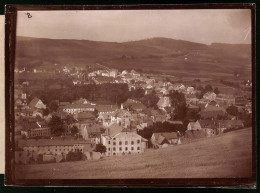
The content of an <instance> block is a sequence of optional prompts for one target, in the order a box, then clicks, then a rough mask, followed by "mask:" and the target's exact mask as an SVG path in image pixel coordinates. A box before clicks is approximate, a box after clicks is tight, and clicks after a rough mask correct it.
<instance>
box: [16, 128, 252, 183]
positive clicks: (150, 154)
mask: <svg viewBox="0 0 260 193" xmlns="http://www.w3.org/2000/svg"><path fill="white" fill-rule="evenodd" d="M15 173H16V174H15V175H16V177H17V178H27V179H46V178H47V179H55V178H56V179H88V178H92V179H93V178H109V179H111V178H233V177H251V175H252V129H251V128H247V129H242V130H238V131H233V132H230V133H226V134H224V135H222V136H216V137H211V138H204V139H200V140H196V141H194V142H192V143H188V144H182V145H178V146H173V147H168V148H165V149H159V150H147V151H146V152H145V153H143V154H138V155H127V156H121V157H106V158H104V159H102V160H98V161H78V162H64V163H52V164H40V165H16V170H15Z"/></svg>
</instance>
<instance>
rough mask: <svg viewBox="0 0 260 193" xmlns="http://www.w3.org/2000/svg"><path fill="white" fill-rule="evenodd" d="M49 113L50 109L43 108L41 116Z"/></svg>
mask: <svg viewBox="0 0 260 193" xmlns="http://www.w3.org/2000/svg"><path fill="white" fill-rule="evenodd" d="M49 114H50V110H49V109H48V108H46V109H43V113H42V115H43V116H47V115H49Z"/></svg>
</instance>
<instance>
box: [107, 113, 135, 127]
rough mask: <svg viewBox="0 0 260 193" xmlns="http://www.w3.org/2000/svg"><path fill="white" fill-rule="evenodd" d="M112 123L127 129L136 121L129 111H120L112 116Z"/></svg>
mask: <svg viewBox="0 0 260 193" xmlns="http://www.w3.org/2000/svg"><path fill="white" fill-rule="evenodd" d="M111 121H112V122H114V123H117V124H119V125H120V126H122V127H124V128H127V127H130V126H131V122H132V121H134V118H133V116H132V114H131V113H130V112H129V111H128V110H125V109H119V110H117V111H116V113H114V114H113V115H112V116H111Z"/></svg>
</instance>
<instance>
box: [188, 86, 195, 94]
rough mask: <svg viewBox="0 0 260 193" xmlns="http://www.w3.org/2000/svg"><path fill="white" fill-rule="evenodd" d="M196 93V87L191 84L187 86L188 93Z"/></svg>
mask: <svg viewBox="0 0 260 193" xmlns="http://www.w3.org/2000/svg"><path fill="white" fill-rule="evenodd" d="M194 93H195V89H194V87H191V86H189V87H187V94H194Z"/></svg>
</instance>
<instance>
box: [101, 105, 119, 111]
mask: <svg viewBox="0 0 260 193" xmlns="http://www.w3.org/2000/svg"><path fill="white" fill-rule="evenodd" d="M116 109H118V107H117V106H116V105H97V106H96V110H97V111H98V112H112V111H115V110H116Z"/></svg>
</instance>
